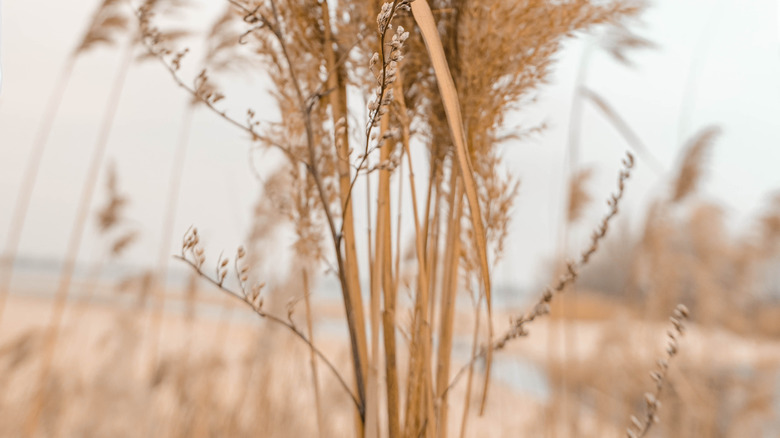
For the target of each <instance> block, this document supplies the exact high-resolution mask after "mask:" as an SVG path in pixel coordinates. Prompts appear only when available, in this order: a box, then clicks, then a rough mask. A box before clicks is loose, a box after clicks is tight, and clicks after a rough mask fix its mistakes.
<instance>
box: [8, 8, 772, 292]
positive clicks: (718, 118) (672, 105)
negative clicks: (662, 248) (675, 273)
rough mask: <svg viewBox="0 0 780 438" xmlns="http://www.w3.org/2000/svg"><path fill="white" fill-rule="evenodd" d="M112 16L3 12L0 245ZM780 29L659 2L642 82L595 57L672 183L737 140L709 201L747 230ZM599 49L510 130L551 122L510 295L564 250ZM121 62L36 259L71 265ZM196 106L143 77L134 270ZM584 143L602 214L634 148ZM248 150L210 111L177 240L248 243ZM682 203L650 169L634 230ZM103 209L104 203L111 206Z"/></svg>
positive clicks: (64, 163) (86, 250) (527, 161)
mask: <svg viewBox="0 0 780 438" xmlns="http://www.w3.org/2000/svg"><path fill="white" fill-rule="evenodd" d="M97 3H98V1H97V0H95V1H86V0H78V1H77V0H72V1H67V2H53V1H40V0H27V1H19V0H15V1H5V2H4V4H3V11H2V47H1V53H2V63H3V88H2V94H0V239H5V238H6V230H7V229H8V226H9V223H10V216H11V211H12V206H13V205H14V202H15V199H16V193H17V189H18V185H19V183H20V181H21V178H22V172H23V169H24V167H25V165H26V163H27V159H28V157H29V151H30V148H31V146H32V144H33V140H34V135H35V133H36V131H37V130H38V127H39V125H40V122H41V119H42V112H43V109H44V107H45V105H46V102H47V99H48V97H49V95H50V94H51V92H52V90H53V88H54V84H55V82H56V80H57V78H58V75H59V72H60V70H61V68H62V66H63V64H64V61H65V59H66V56H67V55H68V54H69V53H70V51H71V50H72V48H73V46H74V44H75V43H76V41H77V39H78V38H79V37H80V34H81V32H82V28H83V26H84V24H85V22H86V21H87V20H88V18H89V16H90V14H91V11H92V9H93V8H94V7H95V6H96V5H97ZM200 3H202V6H201V7H200V9H199V11H200V12H198V13H196V14H194V15H193V16H192V23H194V25H195V26H198V27H201V28H202V27H203V26H205V25H206V24H207V22H208V16H209V15H210V16H214V14H216V13H217V12H218V11H219V10H220V7H221V3H220V2H219V1H217V0H212V1H209V2H205V1H202V2H200ZM779 16H780V13H779V12H778V2H777V1H776V0H752V1H750V2H745V1H743V0H663V1H661V0H658V1H655V2H653V6H652V7H651V8H650V9H649V10H648V11H647V13H646V14H645V15H644V17H643V20H642V21H643V24H642V25H640V26H638V27H636V28H635V30H636V31H637V32H638V33H639V34H641V35H643V36H645V37H646V38H648V39H650V40H652V41H653V42H655V43H656V44H657V45H658V48H657V49H655V50H649V51H643V52H638V53H635V54H634V55H633V57H632V59H633V60H634V62H635V64H636V65H635V67H634V68H626V67H625V66H622V65H620V64H618V63H616V62H614V61H613V60H612V59H611V58H610V57H609V56H608V55H606V54H605V53H603V52H600V51H599V50H598V49H596V48H592V49H591V50H589V52H590V53H591V56H590V58H589V59H590V62H589V63H588V67H587V85H588V86H589V87H590V88H592V89H594V90H596V91H597V92H598V93H600V94H601V95H602V96H604V97H605V98H606V99H607V100H608V101H609V102H610V103H611V105H612V106H613V107H614V108H616V109H617V110H618V111H619V112H620V114H621V115H622V116H623V117H624V118H625V120H626V121H627V122H628V123H629V124H630V125H631V126H632V127H633V128H634V130H635V131H636V132H637V133H638V135H639V136H640V137H641V139H642V140H643V142H644V143H645V144H646V145H648V147H649V148H650V149H651V151H652V154H653V155H654V156H655V157H657V159H658V160H659V161H660V162H661V164H662V166H663V167H664V168H665V169H668V170H673V169H674V167H675V165H676V163H677V161H676V160H677V158H678V152H679V150H680V145H681V143H682V142H683V140H684V139H685V138H686V137H688V136H689V135H691V134H692V133H694V132H696V131H697V130H698V129H699V128H701V127H704V126H706V125H710V124H718V125H720V126H721V127H722V129H723V135H722V136H721V137H720V138H719V139H718V142H717V144H716V147H715V149H714V152H713V154H712V156H711V158H710V159H709V171H708V176H707V179H706V184H705V188H704V192H705V194H706V196H708V197H710V198H712V199H716V200H718V201H719V202H721V203H722V204H723V205H724V207H726V209H727V211H728V212H729V214H730V217H732V218H733V219H734V221H733V222H734V223H737V224H741V225H745V224H747V223H748V222H746V221H748V220H749V218H750V217H751V216H752V215H754V214H755V213H756V212H757V211H759V210H760V208H761V206H762V204H763V203H764V201H765V200H766V197H767V195H768V194H769V193H771V192H772V191H774V190H775V189H778V188H780V171H778V169H780V31H778V21H779V20H780V18H779ZM596 39H597V35H584V36H582V37H581V38H579V39H577V40H574V41H572V42H570V43H568V44H567V45H566V49H565V50H564V51H563V52H562V53H561V56H560V60H559V62H558V64H557V66H556V68H555V71H556V73H555V75H554V76H553V77H552V80H551V83H550V85H548V86H546V87H544V88H543V89H542V90H541V91H540V100H539V102H538V104H536V105H534V106H533V107H529V108H524V109H523V111H522V112H521V113H519V114H516V115H512V116H511V117H508V121H509V122H510V123H512V124H519V125H526V126H527V125H531V124H534V123H537V122H539V121H546V122H547V123H548V125H549V129H548V130H547V131H546V132H544V133H543V134H542V135H540V136H538V137H536V138H534V139H532V140H528V141H524V142H522V143H517V144H510V145H507V146H506V148H505V154H506V158H507V160H506V163H507V169H508V171H511V172H514V173H516V174H517V175H519V176H520V178H521V180H522V186H521V190H520V194H519V197H518V199H517V203H516V210H515V216H514V222H513V225H512V233H511V235H510V237H509V244H508V245H507V248H508V250H507V256H506V258H505V259H504V261H503V263H502V264H501V266H499V267H498V268H497V270H496V274H495V276H496V280H495V281H496V283H498V284H505V285H518V286H527V285H530V284H532V283H533V282H535V281H538V280H540V279H541V278H542V273H541V272H542V271H540V269H539V268H541V267H543V266H544V263H545V261H546V260H548V259H549V257H550V256H551V254H552V253H553V251H554V248H555V237H556V227H557V225H556V224H557V223H558V221H559V217H560V214H561V211H560V209H561V200H560V193H561V182H562V181H563V179H562V169H563V165H562V162H563V152H564V150H565V148H566V141H567V126H568V119H569V110H570V106H571V102H572V91H573V88H574V83H575V77H576V74H577V69H578V67H579V66H580V65H581V59H582V54H583V52H584V51H585V50H586V48H588V47H593V46H594V45H593V43H594V41H595V40H596ZM121 56H122V55H121V49H119V48H114V49H99V50H95V51H93V52H90V53H89V54H87V55H86V56H83V57H82V58H80V59H79V61H78V64H77V65H76V70H75V71H74V74H73V77H72V79H71V81H70V83H69V86H68V89H67V92H66V94H65V98H64V101H63V103H62V106H61V108H60V111H59V114H58V116H57V121H56V124H55V126H54V130H53V133H52V136H51V139H50V141H49V143H48V145H47V149H46V155H45V158H44V162H43V165H42V168H41V173H40V175H41V176H40V178H39V180H38V182H37V184H36V186H35V192H34V199H33V202H32V205H31V208H30V210H29V214H28V220H27V223H26V226H25V230H24V234H23V238H22V242H21V253H22V254H23V255H24V256H26V257H34V258H59V257H62V253H63V252H64V248H65V244H66V238H67V235H68V233H69V232H70V231H69V230H70V228H71V226H72V221H73V217H74V215H75V208H76V201H75V200H76V199H77V197H78V192H79V190H80V185H81V183H82V182H83V176H84V172H85V169H86V165H87V158H88V156H89V153H90V151H91V149H92V148H93V147H94V143H95V140H96V136H97V130H98V124H99V120H100V118H101V115H102V114H103V113H104V112H105V106H106V99H107V94H108V92H109V90H110V88H111V83H112V81H113V80H114V76H115V75H116V73H117V69H118V67H119V63H120V59H121ZM261 85H262V84H261V83H260V81H259V80H255V81H251V80H250V81H246V80H237V81H236V82H235V83H233V84H232V85H231V86H230V87H228V91H229V93H228V104H227V105H228V107H229V108H231V111H232V112H233V113H234V114H238V115H239V116H240V115H241V112H242V111H243V109H244V108H246V107H247V106H250V105H251V106H252V107H254V108H255V109H257V110H258V111H259V112H260V113H261V115H263V116H266V117H274V115H273V113H272V112H271V108H272V105H271V102H270V101H269V100H268V98H267V97H266V96H264V94H263V93H262V91H261ZM185 104H186V96H185V95H184V94H183V93H182V92H181V90H179V89H177V88H176V87H175V85H174V84H173V83H172V81H171V79H170V77H169V76H168V75H167V73H166V72H165V71H164V70H163V69H162V68H161V66H160V65H159V64H156V63H154V62H144V63H141V64H137V65H136V66H134V67H133V69H132V70H131V71H130V73H129V76H128V77H127V81H126V86H125V87H124V90H123V92H122V97H121V102H120V106H119V110H118V114H117V119H116V123H115V125H114V126H115V127H114V129H113V130H112V133H111V138H110V146H109V151H108V158H109V160H111V161H113V162H115V163H116V165H117V170H118V173H119V177H120V184H121V187H122V188H123V190H124V191H125V192H126V193H127V194H128V196H129V197H130V199H131V205H130V208H129V209H128V216H130V217H131V218H133V219H134V220H135V221H137V224H138V226H139V228H140V229H141V231H142V233H143V234H142V238H141V240H140V241H139V242H138V244H137V245H136V246H135V247H134V248H133V249H132V251H131V252H130V253H129V254H128V256H127V260H128V261H130V262H133V263H149V264H154V263H155V261H156V258H157V252H158V245H159V236H160V233H161V232H160V228H161V223H162V211H163V203H164V199H165V190H164V188H165V187H167V184H168V176H169V169H170V166H171V161H172V157H173V149H174V146H175V144H176V141H177V138H178V136H179V132H180V130H181V124H182V118H183V108H184V107H185ZM582 145H583V152H582V157H581V158H582V162H583V164H585V165H593V166H595V169H596V175H595V178H594V179H593V180H592V182H591V184H590V185H589V189H590V192H591V194H592V195H593V196H594V198H595V199H597V200H600V199H603V198H606V196H607V195H608V194H609V193H610V192H612V191H613V190H614V186H615V179H616V175H617V170H618V167H619V162H620V159H621V158H622V156H623V151H625V150H626V148H627V146H626V144H625V142H624V140H623V139H622V138H621V137H620V135H619V134H618V133H617V131H616V130H615V129H614V128H613V127H612V126H611V125H610V124H609V123H608V122H607V120H606V119H605V118H604V117H603V116H602V115H601V114H600V113H599V112H598V111H597V110H596V109H595V108H594V107H592V106H588V105H587V104H586V106H585V115H584V119H583V130H582ZM248 147H249V145H248V143H247V141H246V139H245V137H244V136H243V135H242V134H241V132H239V131H237V130H236V129H234V128H232V127H230V126H228V125H226V124H225V123H224V122H223V121H222V120H219V119H218V118H217V117H215V116H214V115H213V114H210V113H208V112H206V111H204V110H199V111H198V112H197V113H196V115H195V119H194V128H193V130H192V141H191V146H190V149H189V152H188V156H187V161H186V166H185V175H184V189H183V192H182V199H181V204H180V207H179V209H178V214H177V223H176V233H175V238H174V240H175V241H179V236H180V235H181V234H182V233H183V232H184V231H185V230H186V228H187V227H188V226H189V225H191V224H197V225H198V226H199V228H200V229H201V230H202V232H203V235H204V237H205V240H206V241H207V243H208V249H209V250H210V251H212V252H214V253H215V254H216V253H218V252H219V250H220V249H223V248H224V249H227V250H228V251H230V250H231V249H232V248H235V247H236V246H238V245H239V244H240V243H241V241H242V239H243V237H244V236H245V234H246V230H247V228H248V226H249V223H250V219H251V211H252V203H253V202H254V200H255V197H256V194H257V183H256V182H255V179H254V177H253V175H252V173H251V172H250V169H249V166H248V165H247V156H248ZM255 159H256V160H257V161H262V159H263V157H262V156H258V157H255ZM423 166H424V165H423ZM101 184H102V181H101ZM666 189H667V187H666V185H665V183H664V180H663V179H659V176H658V175H657V174H656V173H654V172H652V171H651V170H650V169H649V168H648V166H647V165H645V164H644V163H643V162H641V161H640V162H639V164H638V169H637V172H636V174H635V178H633V179H632V181H631V183H630V186H629V189H628V193H627V202H628V206H629V208H627V209H626V210H625V214H624V215H623V218H624V219H625V220H630V221H631V222H632V223H633V226H637V225H639V224H641V214H642V211H643V210H642V206H643V205H647V203H648V201H650V200H652V199H653V197H656V196H660V195H662V194H663V193H664V190H666ZM103 195H104V192H103V191H102V189H99V191H98V192H97V195H96V204H97V203H99V202H101V201H102V200H103V199H104V198H103ZM358 199H362V198H358ZM358 205H359V204H357V203H356V208H357V209H361V211H364V209H365V207H364V206H358ZM603 207H604V204H603V203H602V202H601V201H599V202H596V203H594V204H593V205H592V207H591V209H590V210H589V212H588V214H586V216H585V217H584V219H583V221H582V223H583V224H585V225H583V226H582V227H581V228H582V229H581V230H580V231H582V232H580V233H578V234H577V235H576V236H575V237H576V238H575V239H574V242H573V243H574V244H575V245H576V244H577V243H578V242H580V241H581V240H582V239H584V238H585V237H586V236H587V233H585V232H584V231H586V230H587V229H590V228H592V226H593V225H594V224H595V223H596V221H597V220H598V218H599V217H600V216H601V215H602V214H603V212H604V208H603ZM359 225H360V224H359ZM97 242H98V241H97V240H96V239H95V231H94V227H92V228H90V230H88V232H87V237H86V239H85V243H84V245H83V247H82V251H81V255H80V260H82V261H87V260H91V259H94V258H95V257H98V256H99V255H100V251H99V248H100V246H99V244H98V243H97ZM172 245H174V246H175V243H173V242H172ZM3 246H4V240H3Z"/></svg>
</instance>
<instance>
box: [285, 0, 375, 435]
mask: <svg viewBox="0 0 780 438" xmlns="http://www.w3.org/2000/svg"><path fill="white" fill-rule="evenodd" d="M321 8H322V20H323V29H324V38H325V44H324V48H325V61H326V64H327V71H329V72H330V74H329V75H328V80H327V85H328V88H329V89H331V90H333V91H332V92H331V93H330V94H329V95H328V101H329V103H330V107H331V114H332V115H333V123H334V125H335V124H337V123H339V121H341V123H344V128H345V129H343V134H342V135H341V136H340V138H336V147H337V151H336V152H337V155H338V156H339V157H340V158H339V159H338V160H337V161H338V163H337V165H338V172H339V189H340V196H341V202H342V205H344V206H345V208H344V209H343V211H342V212H341V213H342V224H343V225H342V231H341V235H340V236H337V237H336V240H335V242H334V243H335V244H336V246H337V248H336V251H337V253H339V252H341V248H339V247H338V246H339V245H340V244H341V241H342V240H343V243H344V257H345V259H344V265H345V266H344V273H343V275H344V277H345V280H346V285H345V286H346V294H347V295H348V301H349V303H348V304H349V307H351V309H347V312H348V313H352V319H353V321H352V322H350V326H352V327H351V329H350V330H351V332H352V333H353V336H354V338H355V339H354V341H353V348H354V350H355V351H353V354H354V355H355V356H356V357H355V359H356V360H355V362H356V366H357V368H358V369H356V370H355V375H356V379H357V386H358V387H362V386H364V385H365V381H363V379H364V378H365V377H366V376H367V373H368V347H367V339H366V332H365V326H366V325H365V317H364V316H363V304H362V303H363V299H362V297H361V294H360V271H359V266H358V262H357V250H356V247H355V229H354V220H353V213H352V205H351V203H350V202H347V199H348V197H349V194H350V188H351V187H350V186H351V176H350V174H351V172H350V166H349V134H348V133H349V129H348V125H347V119H348V117H347V102H346V99H347V93H346V83H345V82H344V78H343V76H342V71H341V69H340V68H339V66H338V64H337V61H336V60H337V57H336V53H335V52H334V49H333V45H334V42H335V41H334V39H333V35H332V30H331V23H330V9H329V6H328V2H327V0H323V1H322V2H321ZM290 68H291V70H292V66H290ZM311 165H312V166H316V162H315V161H312V163H311ZM325 208H326V209H327V208H328V207H327V205H325ZM359 393H364V390H359ZM362 397H364V396H361V398H362ZM364 407H365V406H364ZM364 416H365V413H362V414H361V415H360V417H361V418H362V420H361V421H359V422H358V423H361V422H362V421H364V420H365V418H364ZM362 426H363V425H362V424H357V427H358V434H359V435H362V433H363V431H362V430H361V428H362Z"/></svg>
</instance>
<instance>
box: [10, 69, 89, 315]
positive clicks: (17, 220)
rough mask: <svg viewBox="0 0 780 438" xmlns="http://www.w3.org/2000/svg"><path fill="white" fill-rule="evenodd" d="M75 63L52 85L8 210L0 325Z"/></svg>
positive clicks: (62, 72)
mask: <svg viewBox="0 0 780 438" xmlns="http://www.w3.org/2000/svg"><path fill="white" fill-rule="evenodd" d="M75 65H76V55H71V56H69V57H68V59H67V61H65V65H64V66H63V67H62V71H61V72H60V75H59V80H58V82H57V85H55V87H54V91H53V92H52V94H51V96H49V100H48V102H47V104H46V110H45V112H44V116H43V121H42V122H41V126H40V127H39V128H38V134H37V135H36V137H35V143H33V146H32V149H31V151H30V157H29V158H28V159H27V166H26V167H25V169H24V174H23V176H22V182H21V185H20V187H19V193H18V195H17V198H16V203H15V204H14V207H13V210H12V211H13V213H11V224H10V226H9V227H8V234H7V236H6V241H5V247H4V248H3V255H2V257H0V325H2V321H3V312H4V311H5V304H6V300H7V297H8V294H9V293H10V288H11V281H12V279H13V269H14V262H15V261H16V257H17V255H18V252H19V242H20V241H21V239H22V231H24V224H25V222H26V219H27V211H28V210H29V208H30V201H31V200H32V193H33V189H34V188H35V181H37V180H38V172H39V171H40V168H41V161H42V160H43V154H44V151H45V150H46V144H47V143H48V141H49V135H50V134H51V129H52V126H54V119H55V117H56V116H57V110H58V109H59V108H60V105H61V104H62V98H63V96H64V95H65V90H66V89H67V88H68V83H69V82H70V77H71V75H72V73H73V69H74V67H75Z"/></svg>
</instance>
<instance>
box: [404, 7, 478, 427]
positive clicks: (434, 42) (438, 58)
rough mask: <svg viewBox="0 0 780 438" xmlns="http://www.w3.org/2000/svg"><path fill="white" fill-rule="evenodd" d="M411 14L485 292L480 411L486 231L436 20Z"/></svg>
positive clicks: (426, 13) (425, 10) (419, 10)
mask: <svg viewBox="0 0 780 438" xmlns="http://www.w3.org/2000/svg"><path fill="white" fill-rule="evenodd" d="M412 14H413V15H414V19H415V21H416V22H417V24H418V25H419V27H420V32H421V34H422V37H423V40H424V41H425V46H426V47H427V49H428V55H429V56H430V58H431V64H433V70H434V73H435V75H436V82H437V84H438V86H439V91H440V93H441V96H442V101H443V103H444V110H445V113H446V116H447V122H448V124H449V127H450V133H451V135H452V141H453V143H454V145H455V151H456V156H457V158H458V166H459V170H460V174H461V178H463V185H464V189H465V193H466V199H467V200H468V204H469V210H470V211H471V215H470V217H471V225H472V227H473V229H474V242H475V246H476V250H477V253H478V254H477V255H478V260H479V266H480V273H481V280H482V288H483V290H484V294H485V302H486V304H487V306H486V307H487V328H488V349H487V353H486V358H485V362H486V365H485V381H484V390H483V392H482V402H481V404H480V413H482V412H483V411H484V409H485V404H486V402H487V395H488V387H489V385H488V382H489V381H490V368H491V362H492V359H493V351H492V344H493V342H492V339H493V323H492V316H493V306H492V299H491V286H490V269H489V266H488V260H487V241H486V239H487V235H486V234H485V227H484V224H483V221H482V208H481V207H480V205H479V196H478V194H477V184H476V182H475V180H474V171H473V167H472V165H471V161H470V158H469V151H468V146H467V142H466V132H465V128H464V125H463V117H462V115H461V111H460V103H459V98H458V92H457V90H456V88H455V82H454V80H453V79H452V74H451V73H450V69H449V65H448V64H447V59H446V57H445V55H444V48H443V46H442V42H441V37H440V35H439V31H438V28H437V26H436V21H435V20H434V18H433V13H432V12H431V8H430V5H429V4H428V2H427V0H416V1H414V2H412Z"/></svg>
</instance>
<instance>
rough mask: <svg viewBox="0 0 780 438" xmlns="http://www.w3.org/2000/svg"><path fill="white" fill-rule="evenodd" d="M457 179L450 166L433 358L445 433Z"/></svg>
mask: <svg viewBox="0 0 780 438" xmlns="http://www.w3.org/2000/svg"><path fill="white" fill-rule="evenodd" d="M460 184H461V183H460V180H459V179H457V172H456V170H455V169H454V168H453V170H452V176H451V178H450V196H449V199H448V202H449V205H450V220H449V224H448V225H447V238H446V245H447V248H448V250H447V256H446V259H445V267H444V272H443V275H444V277H443V279H442V288H441V297H440V299H441V303H440V304H439V312H440V316H439V350H438V356H437V358H436V397H437V402H438V403H437V405H438V417H437V422H438V425H439V427H438V430H439V436H441V437H446V436H447V417H448V411H449V406H448V405H447V393H446V391H447V386H449V382H450V361H451V357H452V340H453V330H454V327H453V324H454V321H455V300H456V292H457V286H458V274H459V271H458V266H459V264H460V251H461V248H460V219H461V215H462V204H461V200H462V197H463V192H462V190H463V188H462V187H461V186H460Z"/></svg>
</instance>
